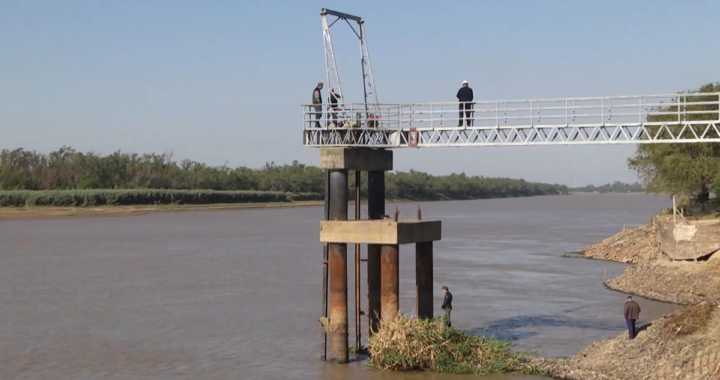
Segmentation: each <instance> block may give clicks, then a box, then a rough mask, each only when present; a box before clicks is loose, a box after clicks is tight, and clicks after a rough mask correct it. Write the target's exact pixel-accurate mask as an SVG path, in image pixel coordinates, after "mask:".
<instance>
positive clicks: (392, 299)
mask: <svg viewBox="0 0 720 380" xmlns="http://www.w3.org/2000/svg"><path fill="white" fill-rule="evenodd" d="M380 287H381V289H380V314H381V318H382V320H383V321H390V320H393V319H395V317H396V316H397V315H398V311H399V310H400V297H399V296H400V255H399V246H398V245H383V246H381V248H380Z"/></svg>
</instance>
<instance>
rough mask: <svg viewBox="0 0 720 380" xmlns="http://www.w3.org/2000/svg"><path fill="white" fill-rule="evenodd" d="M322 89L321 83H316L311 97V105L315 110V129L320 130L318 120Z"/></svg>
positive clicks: (320, 115) (320, 116) (320, 113)
mask: <svg viewBox="0 0 720 380" xmlns="http://www.w3.org/2000/svg"><path fill="white" fill-rule="evenodd" d="M322 89H323V82H318V84H317V86H315V89H314V90H313V95H312V104H313V108H315V128H320V118H322V93H321V91H322Z"/></svg>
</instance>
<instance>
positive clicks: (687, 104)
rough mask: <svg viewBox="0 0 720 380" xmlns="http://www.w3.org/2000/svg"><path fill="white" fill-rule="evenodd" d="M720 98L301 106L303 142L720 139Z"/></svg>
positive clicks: (515, 142) (475, 143) (466, 143)
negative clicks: (719, 113) (719, 110)
mask: <svg viewBox="0 0 720 380" xmlns="http://www.w3.org/2000/svg"><path fill="white" fill-rule="evenodd" d="M719 108H720V93H686V94H671V95H646V96H611V97H593V98H556V99H528V100H503V101H477V102H473V103H467V104H464V103H458V102H448V103H407V104H364V103H350V104H344V105H342V106H341V107H339V108H336V109H332V108H327V105H322V106H321V107H319V108H318V107H317V106H314V105H304V106H303V123H304V130H303V134H304V142H303V143H304V145H306V146H315V147H320V146H368V147H386V148H401V147H435V146H502V145H567V144H638V143H669V142H683V143H691V142H720V130H718V128H720V117H719V116H718V109H719Z"/></svg>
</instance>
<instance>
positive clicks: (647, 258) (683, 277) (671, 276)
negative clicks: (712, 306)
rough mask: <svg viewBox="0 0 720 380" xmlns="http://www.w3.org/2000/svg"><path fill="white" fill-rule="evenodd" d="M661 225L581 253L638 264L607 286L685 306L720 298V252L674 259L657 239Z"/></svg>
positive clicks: (637, 230)
mask: <svg viewBox="0 0 720 380" xmlns="http://www.w3.org/2000/svg"><path fill="white" fill-rule="evenodd" d="M656 233H657V226H656V224H655V223H654V220H651V221H650V222H649V223H648V224H646V225H643V226H640V227H637V228H631V229H625V230H624V231H621V232H619V233H617V234H615V235H614V236H612V237H610V238H607V239H605V240H602V241H600V242H597V243H595V244H593V245H591V246H589V247H587V248H585V249H584V250H582V251H580V254H581V255H583V256H584V257H587V258H590V259H596V260H607V261H615V262H619V263H629V264H634V265H633V266H631V267H629V268H628V269H626V270H625V271H624V272H623V273H622V274H621V275H620V276H618V277H616V278H613V279H609V280H607V281H606V282H605V286H607V287H608V288H610V289H612V290H616V291H619V292H623V293H630V294H636V295H640V296H643V297H645V298H649V299H654V300H658V301H663V302H671V303H676V304H681V305H687V304H693V303H698V302H702V301H710V302H715V301H716V300H717V299H718V298H720V254H717V253H716V254H714V255H712V256H710V257H709V258H708V259H707V260H705V261H697V262H692V261H673V260H670V259H669V258H668V257H667V255H665V254H664V253H663V252H662V251H661V250H660V248H659V245H658V243H657V242H656Z"/></svg>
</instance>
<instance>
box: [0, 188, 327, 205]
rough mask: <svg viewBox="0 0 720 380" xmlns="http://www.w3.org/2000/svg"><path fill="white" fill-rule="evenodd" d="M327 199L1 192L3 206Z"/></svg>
mask: <svg viewBox="0 0 720 380" xmlns="http://www.w3.org/2000/svg"><path fill="white" fill-rule="evenodd" d="M321 199H324V196H323V194H318V193H297V194H296V193H286V192H275V191H213V190H155V189H147V190H59V191H55V190H50V191H26V190H20V191H0V207H23V206H65V207H82V206H104V205H108V206H127V205H169V204H219V203H271V202H292V201H307V200H321Z"/></svg>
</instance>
